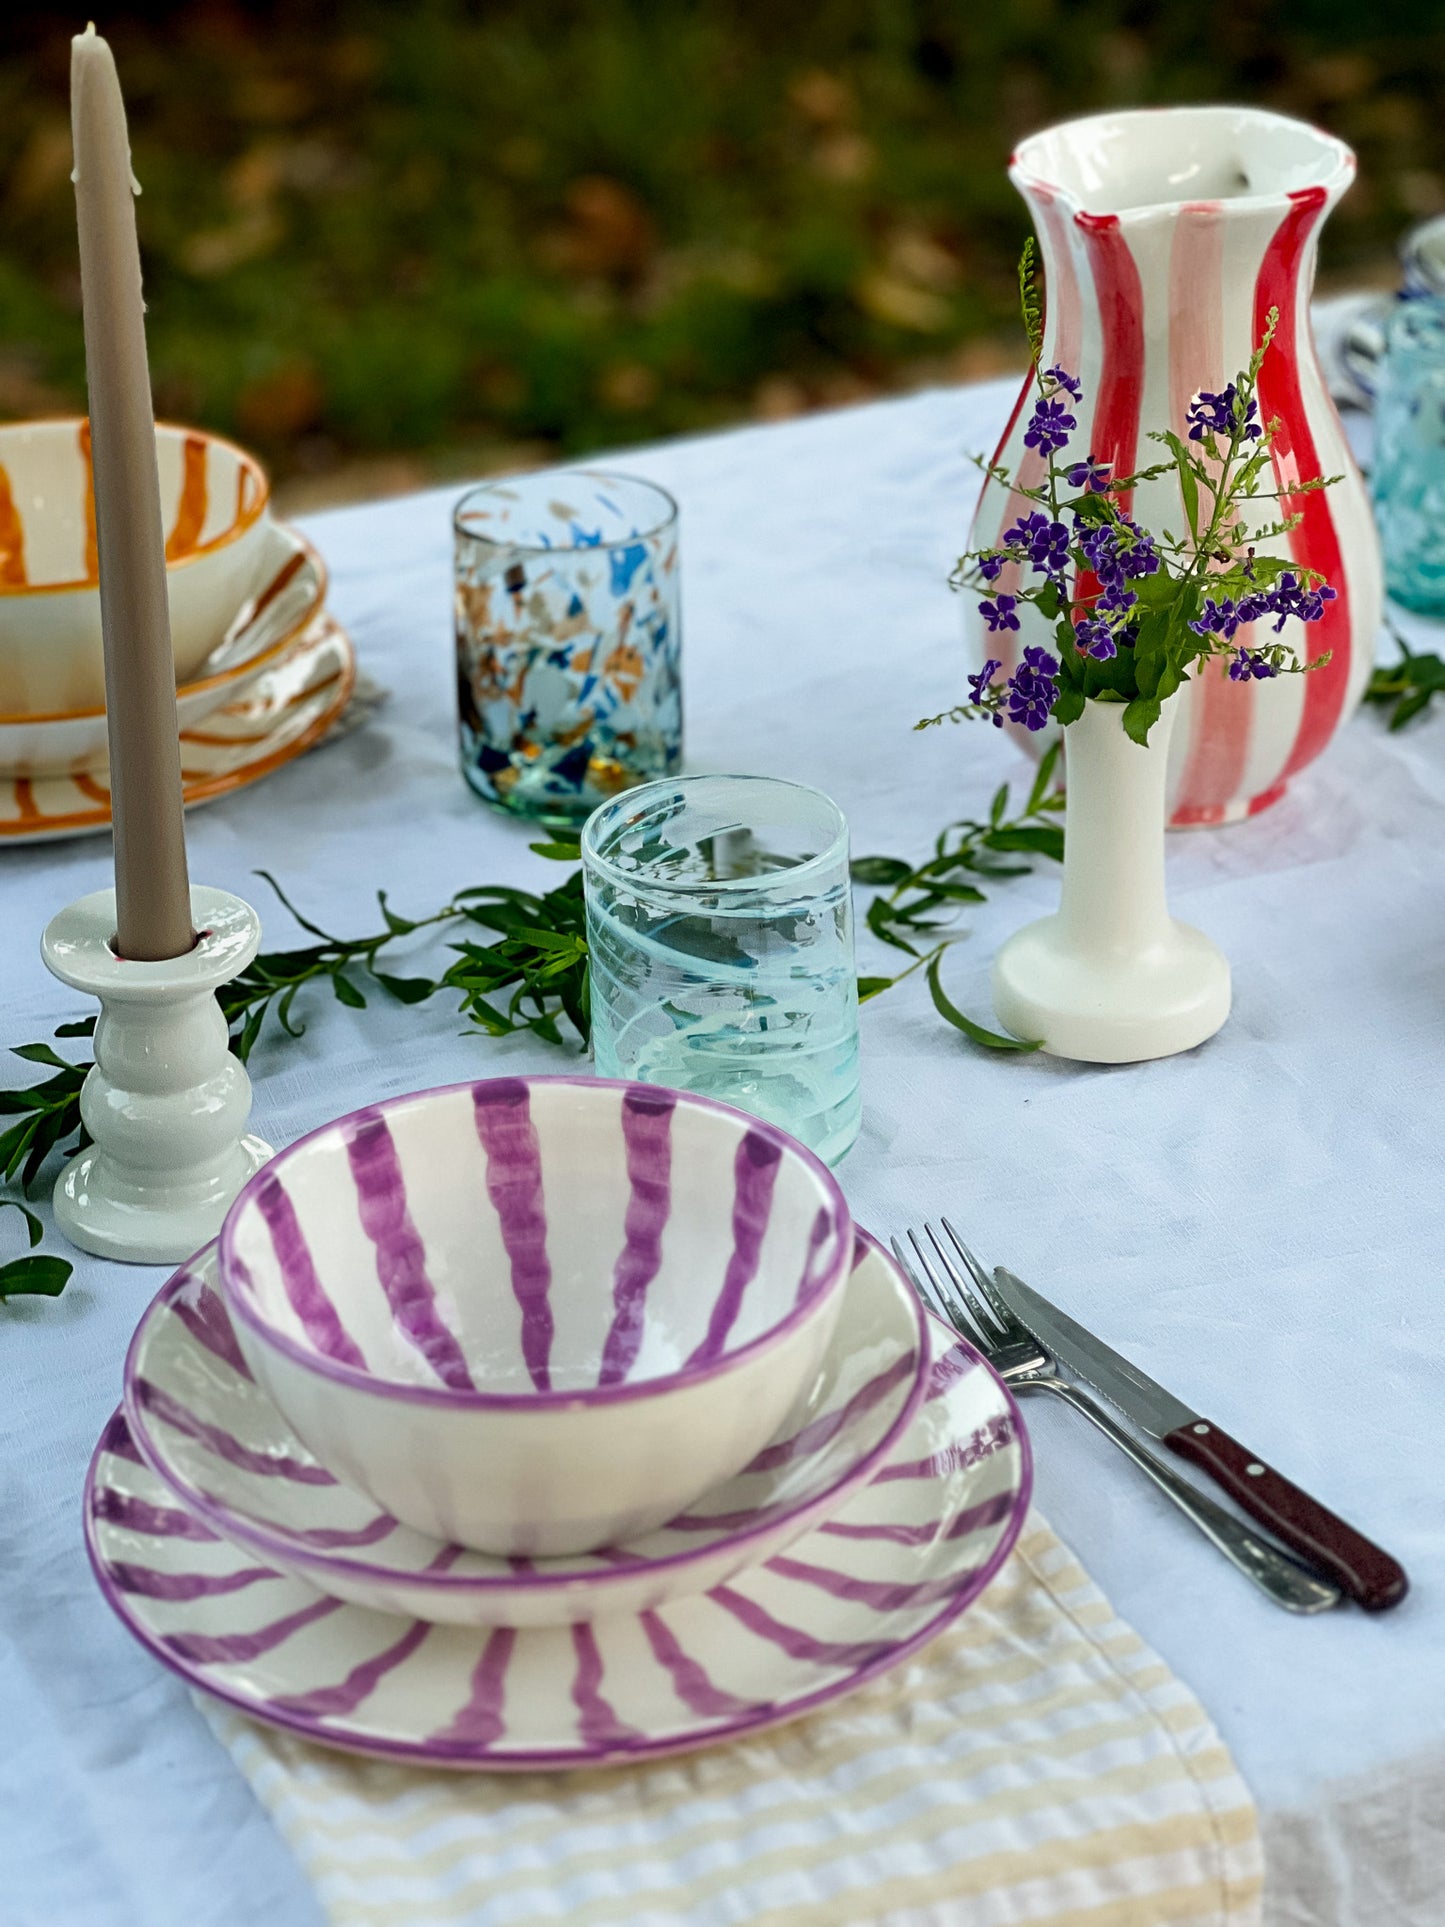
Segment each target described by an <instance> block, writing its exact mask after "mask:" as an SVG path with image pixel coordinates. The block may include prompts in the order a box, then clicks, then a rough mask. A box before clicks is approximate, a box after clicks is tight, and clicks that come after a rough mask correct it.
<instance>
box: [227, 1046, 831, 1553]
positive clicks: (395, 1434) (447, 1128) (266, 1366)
mask: <svg viewBox="0 0 1445 1927" xmlns="http://www.w3.org/2000/svg"><path fill="white" fill-rule="evenodd" d="M852 1241H853V1233H852V1227H851V1223H850V1220H849V1217H848V1211H847V1207H846V1205H845V1203H844V1201H843V1197H842V1193H841V1192H840V1191H839V1189H838V1186H837V1184H836V1182H835V1181H834V1179H833V1178H832V1176H831V1175H830V1173H829V1172H828V1171H827V1169H826V1167H825V1166H823V1165H822V1164H821V1163H819V1161H818V1160H817V1159H816V1158H814V1157H813V1156H812V1154H811V1153H810V1152H808V1151H806V1150H804V1149H803V1147H802V1146H801V1145H799V1144H798V1143H797V1142H796V1141H795V1140H793V1139H792V1138H789V1137H787V1136H786V1135H785V1134H784V1133H783V1132H781V1131H778V1130H776V1129H775V1128H774V1127H772V1126H770V1125H767V1124H763V1123H760V1122H759V1121H758V1120H757V1119H755V1118H751V1117H747V1116H745V1115H744V1114H743V1113H741V1112H738V1111H734V1110H731V1109H730V1108H728V1107H727V1106H724V1105H720V1104H715V1103H712V1102H710V1101H708V1100H706V1099H702V1098H695V1097H692V1096H688V1095H685V1094H682V1093H678V1092H675V1091H668V1090H663V1089H660V1088H658V1087H656V1086H652V1085H627V1084H614V1083H608V1082H605V1081H603V1080H601V1079H593V1078H565V1077H564V1078H526V1079H524V1078H499V1079H490V1080H487V1081H484V1082H481V1083H477V1084H463V1085H454V1086H451V1087H448V1088H446V1089H442V1090H438V1091H423V1092H418V1093H417V1094H415V1095H413V1096H410V1097H404V1098H395V1099H390V1100H388V1101H386V1102H385V1103H382V1104H378V1105H375V1106H371V1107H369V1108H368V1109H366V1110H363V1111H357V1112H354V1113H353V1114H351V1115H350V1116H348V1117H344V1118H341V1119H338V1120H337V1121H336V1122H335V1123H333V1124H330V1125H327V1126H325V1127H324V1128H323V1129H321V1130H320V1131H316V1132H313V1133H312V1134H311V1135H310V1136H309V1137H306V1138H303V1139H302V1140H301V1141H300V1142H299V1143H297V1144H295V1145H292V1146H291V1147H290V1149H289V1150H286V1151H283V1152H282V1153H280V1154H279V1155H278V1156H277V1157H275V1158H273V1159H272V1161H271V1162H270V1163H269V1164H268V1165H266V1166H265V1167H264V1168H263V1170H262V1171H261V1172H259V1173H258V1174H257V1176H256V1177H255V1178H254V1179H253V1180H252V1181H251V1183H250V1184H248V1185H247V1186H246V1188H245V1189H244V1190H243V1191H242V1192H241V1194H240V1196H239V1197H238V1198H237V1200H236V1202H235V1204H234V1205H233V1206H232V1208H231V1211H230V1213H229V1214H228V1216H227V1218H226V1222H225V1224H224V1226H223V1227H222V1231H221V1239H220V1278H221V1286H222V1290H223V1292H224V1294H225V1297H226V1301H227V1304H228V1307H229V1309H230V1311H231V1313H232V1317H233V1321H234V1323H235V1328H236V1336H237V1338H238V1340H239V1342H240V1345H241V1349H242V1351H243V1353H244V1355H245V1357H246V1359H247V1362H248V1364H249V1365H250V1368H251V1370H252V1371H253V1372H254V1374H255V1376H256V1378H257V1379H258V1381H259V1382H260V1383H261V1385H262V1386H263V1387H264V1388H265V1390H266V1391H267V1392H268V1393H269V1394H270V1396H271V1397H272V1398H273V1399H274V1400H275V1402H276V1404H277V1405H278V1406H279V1408H280V1409H281V1411H282V1412H283V1413H284V1414H285V1415H286V1417H287V1418H288V1419H289V1420H290V1422H291V1424H292V1425H293V1426H294V1428H295V1430H296V1432H297V1434H298V1435H299V1436H300V1438H301V1439H302V1440H303V1441H304V1442H305V1444H306V1445H307V1446H308V1447H309V1448H310V1450H311V1451H312V1452H313V1453H314V1454H315V1455H316V1457H317V1458H318V1459H319V1460H320V1461H321V1462H322V1464H323V1465H325V1466H328V1467H330V1468H331V1470H332V1471H334V1472H336V1473H338V1474H339V1475H340V1476H342V1477H344V1478H346V1479H349V1480H350V1481H351V1482H352V1483H353V1484H355V1485H359V1486H361V1487H362V1488H363V1489H364V1490H365V1491H367V1492H369V1493H370V1494H371V1496H372V1497H373V1498H374V1499H376V1500H377V1502H378V1503H379V1504H380V1505H382V1506H383V1507H384V1508H385V1509H386V1510H387V1511H388V1512H390V1513H391V1514H393V1515H394V1516H395V1517H396V1518H398V1519H400V1520H402V1521H403V1522H404V1523H405V1524H407V1525H410V1526H414V1527H415V1528H416V1529H417V1530H418V1531H421V1532H427V1533H431V1534H432V1535H434V1536H435V1537H436V1538H438V1539H442V1540H447V1541H452V1542H455V1543H457V1544H460V1545H464V1546H471V1547H474V1548H477V1549H479V1550H481V1551H486V1552H497V1553H505V1554H510V1555H514V1556H523V1557H536V1556H547V1555H557V1554H562V1553H570V1552H580V1551H585V1550H587V1549H588V1548H590V1547H594V1546H598V1545H605V1544H613V1543H616V1542H618V1541H620V1540H624V1539H628V1538H632V1537H635V1536H637V1535H638V1534H640V1533H643V1532H646V1531H649V1530H650V1529H651V1528H652V1527H654V1526H657V1525H660V1524H661V1523H662V1522H663V1521H664V1520H667V1519H670V1518H672V1517H674V1516H675V1515H676V1514H677V1513H679V1512H681V1511H682V1510H683V1509H684V1508H685V1507H686V1506H688V1505H690V1504H692V1502H693V1501H694V1500H696V1499H697V1498H699V1497H700V1496H701V1495H702V1494H703V1493H704V1492H706V1491H708V1490H709V1489H710V1488H711V1487H713V1486H715V1485H717V1484H719V1483H720V1482H721V1481H722V1480H724V1479H727V1478H730V1477H731V1476H732V1475H733V1474H734V1473H736V1472H737V1471H738V1470H739V1469H740V1468H741V1467H742V1466H743V1465H745V1464H747V1463H748V1462H749V1461H751V1460H752V1459H753V1457H754V1456H755V1455H756V1453H757V1452H758V1451H759V1450H760V1449H761V1447H762V1446H764V1445H765V1444H766V1443H767V1442H768V1440H769V1439H771V1438H772V1437H773V1435H774V1434H775V1433H776V1432H777V1431H778V1430H779V1428H780V1427H781V1426H782V1425H783V1423H784V1422H785V1421H786V1419H787V1418H788V1416H789V1413H790V1412H791V1411H792V1410H793V1408H794V1407H795V1406H796V1405H797V1404H798V1403H800V1402H801V1401H802V1400H803V1399H805V1398H806V1397H807V1395H808V1393H809V1391H810V1389H811V1387H812V1385H813V1382H814V1379H815V1377H816V1375H817V1373H818V1371H819V1369H820V1366H821V1364H822V1360H823V1356H824V1353H825V1351H826V1349H827V1346H828V1342H829V1339H830V1338H831V1336H832V1332H833V1327H834V1324H835V1322H836V1320H837V1317H838V1313H839V1310H840V1308H841V1305H842V1301H843V1290H842V1287H843V1284H844V1281H845V1280H846V1277H847V1275H848V1271H849V1268H850V1260H851V1254H852Z"/></svg>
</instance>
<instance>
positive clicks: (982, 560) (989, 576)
mask: <svg viewBox="0 0 1445 1927" xmlns="http://www.w3.org/2000/svg"><path fill="white" fill-rule="evenodd" d="M1003 565H1004V558H1003V557H1002V556H1001V555H981V556H980V557H979V558H978V572H979V574H980V575H981V576H982V577H983V579H984V581H985V582H997V581H998V579H999V577H1000V576H1001V575H1002V574H1003Z"/></svg>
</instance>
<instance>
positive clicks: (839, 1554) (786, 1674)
mask: <svg viewBox="0 0 1445 1927" xmlns="http://www.w3.org/2000/svg"><path fill="white" fill-rule="evenodd" d="M928 1344H929V1363H928V1380H927V1387H926V1391H925V1395H924V1398H923V1400H922V1402H921V1404H920V1405H919V1406H918V1409H917V1411H916V1412H915V1414H914V1416H913V1419H912V1421H911V1423H910V1424H909V1425H908V1426H907V1428H906V1430H905V1432H904V1434H903V1436H902V1438H901V1439H900V1440H899V1441H898V1443H897V1445H896V1446H895V1447H894V1449H893V1450H892V1452H891V1453H890V1454H889V1455H888V1458H887V1461H886V1462H885V1464H884V1465H883V1466H882V1468H881V1469H880V1471H879V1472H878V1473H877V1475H876V1476H875V1477H874V1479H873V1480H872V1481H871V1482H870V1483H869V1484H868V1485H866V1486H864V1487H862V1488H861V1490H859V1491H857V1492H855V1493H854V1494H853V1496H852V1497H851V1498H850V1499H849V1500H848V1502H847V1504H846V1505H844V1506H843V1507H842V1509H841V1510H840V1511H838V1512H837V1513H835V1514H834V1515H833V1516H832V1517H830V1518H828V1519H825V1520H824V1521H823V1523H822V1524H821V1525H819V1526H817V1527H815V1528H814V1529H813V1530H812V1531H811V1532H809V1533H808V1534H807V1535H806V1536H805V1537H804V1538H802V1539H800V1540H797V1541H796V1542H795V1543H794V1544H793V1545H792V1546H791V1547H790V1548H789V1549H788V1550H787V1551H786V1552H782V1553H777V1554H775V1555H774V1556H773V1557H772V1558H770V1559H768V1560H766V1561H764V1562H763V1563H762V1564H760V1565H756V1566H752V1567H749V1568H748V1569H747V1570H746V1571H744V1572H742V1573H741V1574H739V1575H738V1576H736V1577H735V1578H734V1579H733V1580H731V1581H730V1582H729V1583H727V1584H725V1585H721V1586H717V1587H715V1588H714V1589H713V1590H712V1591H710V1592H707V1593H702V1594H698V1595H695V1596H693V1597H689V1598H685V1599H677V1600H672V1601H670V1602H669V1603H667V1604H666V1605H663V1606H660V1607H657V1608H652V1609H648V1610H646V1611H643V1612H639V1613H633V1614H626V1613H617V1614H611V1615H609V1616H608V1617H606V1618H603V1619H599V1620H596V1621H593V1622H591V1623H585V1622H584V1623H578V1624H575V1625H570V1626H549V1627H539V1628H527V1629H520V1630H519V1629H515V1628H512V1627H493V1628H489V1629H488V1628H475V1627H464V1626H439V1625H436V1624H434V1623H433V1622H431V1621H429V1620H426V1619H420V1618H406V1617H398V1616H395V1615H392V1614H388V1613H378V1612H370V1611H367V1610H366V1609H365V1608H364V1607H360V1606H352V1605H348V1604H346V1603H345V1602H344V1601H342V1600H339V1599H335V1598H333V1597H331V1596H330V1595H329V1594H326V1593H323V1592H318V1591H317V1590H316V1589H315V1588H314V1587H312V1586H309V1585H307V1584H306V1583H305V1582H304V1581H302V1580H299V1579H294V1578H291V1577H289V1576H288V1575H285V1574H283V1573H279V1572H276V1571H274V1570H273V1569H272V1568H270V1567H268V1566H267V1565H265V1564H263V1563H262V1562H260V1561H258V1560H257V1559H256V1558H255V1557H254V1556H253V1555H252V1554H250V1553H248V1552H246V1551H243V1550H240V1549H238V1548H237V1547H235V1546H233V1545H232V1544H231V1543H230V1541H229V1540H227V1539H223V1538H220V1537H218V1536H217V1535H216V1534H215V1533H213V1532H212V1531H211V1530H210V1528H209V1527H208V1526H207V1525H205V1524H204V1523H203V1522H202V1521H201V1520H200V1519H198V1518H196V1516H195V1515H194V1514H193V1513H191V1512H189V1511H187V1510H185V1509H184V1508H183V1507H180V1506H178V1505H177V1504H176V1502H175V1495H174V1494H173V1493H172V1492H171V1490H170V1488H169V1487H168V1486H167V1485H166V1484H165V1483H164V1482H163V1481H162V1480H161V1479H159V1478H157V1476H156V1475H155V1473H154V1472H152V1471H151V1469H150V1467H149V1466H148V1465H147V1464H146V1463H145V1461H144V1460H143V1459H142V1458H141V1456H140V1453H139V1452H138V1451H137V1450H136V1446H135V1443H134V1440H133V1439H132V1437H131V1434H130V1429H129V1427H128V1425H127V1424H126V1421H125V1417H124V1415H123V1414H122V1413H121V1412H117V1413H116V1414H115V1416H114V1418H113V1419H112V1420H111V1421H110V1423H109V1424H108V1425H107V1426H106V1428H105V1431H104V1433H103V1434H102V1435H101V1439H100V1443H99V1444H98V1445H97V1447H96V1450H95V1456H94V1458H93V1459H92V1461H91V1465H90V1471H89V1474H88V1476H87V1479H86V1491H85V1536H86V1546H87V1550H88V1551H89V1554H90V1559H91V1563H92V1565H93V1567H94V1569H95V1573H96V1577H97V1579H98V1580H99V1582H100V1586H101V1590H102V1591H103V1592H104V1594H105V1596H106V1598H107V1600H108V1601H109V1602H110V1605H111V1607H112V1608H113V1610H114V1611H115V1612H116V1613H117V1615H118V1616H119V1617H120V1619H121V1620H122V1621H123V1623H124V1624H125V1625H126V1626H128V1627H129V1628H130V1630H131V1632H132V1633H134V1634H135V1636H136V1638H137V1639H139V1640H140V1641H141V1643H142V1644H143V1645H144V1646H146V1647H148V1648H149V1649H150V1651H151V1652H152V1653H154V1654H155V1655H156V1657H157V1658H158V1659H160V1660H162V1661H163V1662H164V1663H165V1664H166V1665H167V1666H169V1667H171V1668H172V1669H173V1670H174V1671H175V1672H177V1673H179V1674H180V1675H181V1676H182V1678H184V1679H186V1680H188V1681H190V1683H191V1684H192V1685H194V1686H197V1687H199V1688H201V1689H202V1690H203V1691H205V1692H208V1693H212V1694H214V1695H215V1696H216V1697H217V1698H219V1699H222V1700H225V1701H226V1702H227V1703H228V1704H230V1705H232V1706H235V1707H237V1708H239V1709H240V1711H242V1712H243V1713H248V1714H250V1715H251V1716H252V1717H253V1718H255V1719H258V1720H262V1721H265V1722H267V1723H268V1724H271V1725H274V1726H279V1727H283V1728H286V1729H287V1730H289V1731H291V1732H295V1733H299V1734H301V1735H303V1736H304V1737H306V1738H308V1739H312V1740H318V1741H321V1742H322V1743H324V1744H326V1745H329V1746H337V1747H342V1748H345V1749H347V1750H350V1751H355V1752H360V1753H367V1754H373V1755H376V1756H378V1757H381V1758H385V1759H395V1760H409V1761H413V1762H416V1763H418V1764H422V1765H433V1766H446V1767H456V1768H463V1769H471V1770H479V1771H506V1770H509V1769H514V1770H526V1769H539V1768H557V1767H583V1766H598V1765H603V1764H616V1763H624V1762H627V1761H633V1760H642V1759H649V1758H653V1757H656V1756H658V1755H661V1754H667V1753H681V1752H687V1751H689V1750H691V1749H693V1748H696V1747H701V1746H711V1745H715V1744H717V1743H719V1742H721V1741H725V1740H730V1739H734V1738H736V1737H738V1736H740V1735H743V1734H747V1733H752V1732H756V1731H758V1730H759V1729H761V1728H763V1727H767V1726H774V1725H777V1724H779V1723H780V1722H782V1721H785V1720H791V1719H795V1718H797V1717H798V1716H799V1715H800V1714H803V1713H807V1712H810V1711H811V1710H812V1709H813V1708H814V1707H818V1706H822V1705H824V1704H825V1703H826V1702H828V1701H829V1700H832V1699H836V1698H837V1697H838V1696H839V1695H840V1694H843V1693H847V1692H851V1691H852V1690H853V1688H855V1687H857V1686H861V1685H863V1684H864V1683H865V1682H866V1681H867V1680H870V1679H872V1678H874V1677H875V1676H876V1675H877V1674H879V1673H881V1672H883V1671H884V1670H885V1669H886V1668H888V1667H890V1666H894V1665H896V1664H897V1663H898V1662H899V1661H900V1660H902V1659H905V1658H906V1657H907V1656H908V1655H909V1654H910V1653H913V1652H915V1651H917V1650H918V1648H919V1647H920V1646H922V1645H924V1644H925V1642H926V1641H928V1640H930V1639H932V1638H933V1637H934V1636H935V1635H936V1634H937V1633H939V1632H940V1631H942V1629H943V1628H944V1627H945V1626H947V1625H949V1624H950V1623H951V1622H952V1621H953V1620H955V1619H957V1617H958V1616H959V1614H960V1613H961V1612H963V1611H964V1609H965V1608H966V1607H967V1606H968V1605H969V1604H970V1602H971V1601H973V1600H974V1599H976V1598H977V1597H978V1595H979V1593H980V1592H982V1590H983V1588H984V1587H985V1586H986V1585H987V1584H988V1582H989V1580H990V1579H991V1578H992V1577H993V1575H994V1574H995V1573H996V1572H997V1571H998V1569H999V1567H1000V1566H1001V1565H1002V1564H1003V1562H1004V1560H1005V1559H1006V1558H1007V1556H1008V1553H1009V1551H1010V1549H1011V1547H1012V1546H1013V1544H1014V1541H1015V1539H1016V1538H1017V1537H1018V1534H1019V1530H1020V1528H1021V1527H1022V1524H1023V1519H1024V1514H1025V1511H1026V1510H1027V1507H1028V1500H1029V1492H1030V1488H1031V1486H1032V1483H1033V1467H1032V1459H1031V1455H1030V1452H1029V1445H1028V1437H1027V1434H1026V1433H1025V1431H1024V1428H1023V1423H1022V1421H1021V1419H1020V1418H1019V1414H1018V1408H1017V1407H1016V1406H1015V1404H1014V1401H1013V1399H1012V1397H1011V1396H1010V1394H1009V1393H1008V1391H1007V1390H1006V1389H1005V1387H1004V1386H1003V1385H1002V1383H1001V1382H1000V1381H999V1379H998V1378H997V1377H995V1375H994V1374H993V1372H992V1371H991V1370H990V1369H989V1367H988V1366H987V1365H986V1364H985V1363H984V1361H983V1360H982V1359H981V1358H980V1357H979V1356H978V1354H977V1353H976V1352H974V1351H973V1350H972V1349H971V1348H970V1347H969V1346H967V1345H966V1344H964V1343H963V1342H962V1341H961V1340H959V1339H957V1338H955V1337H954V1336H953V1334H952V1333H951V1332H948V1331H947V1330H945V1328H944V1327H943V1326H941V1325H938V1324H936V1323H934V1322H933V1321H932V1320H930V1321H929V1322H928Z"/></svg>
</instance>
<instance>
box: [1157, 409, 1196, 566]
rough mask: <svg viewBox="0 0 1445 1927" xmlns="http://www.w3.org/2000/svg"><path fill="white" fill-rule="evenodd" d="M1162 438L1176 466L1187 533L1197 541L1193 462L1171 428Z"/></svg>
mask: <svg viewBox="0 0 1445 1927" xmlns="http://www.w3.org/2000/svg"><path fill="white" fill-rule="evenodd" d="M1164 440H1165V441H1166V442H1167V443H1168V444H1169V448H1170V451H1171V453H1172V454H1173V456H1174V460H1175V463H1176V464H1177V466H1178V470H1179V493H1180V496H1181V498H1182V499H1183V502H1184V513H1185V514H1186V515H1187V516H1188V517H1189V533H1190V534H1191V535H1192V536H1193V537H1194V538H1195V540H1196V541H1197V540H1198V538H1199V482H1198V479H1197V478H1196V476H1195V473H1194V463H1193V461H1192V459H1191V458H1190V454H1189V451H1188V449H1187V448H1186V447H1185V446H1184V444H1183V442H1181V441H1180V439H1179V437H1178V436H1177V435H1176V434H1175V433H1174V431H1173V430H1172V429H1167V430H1166V431H1165V434H1164Z"/></svg>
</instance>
